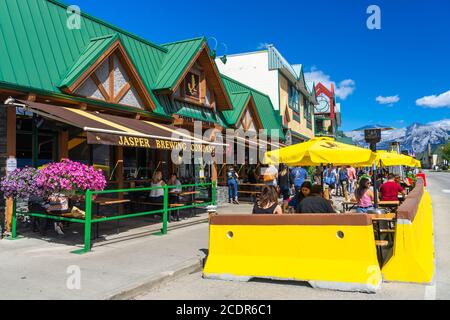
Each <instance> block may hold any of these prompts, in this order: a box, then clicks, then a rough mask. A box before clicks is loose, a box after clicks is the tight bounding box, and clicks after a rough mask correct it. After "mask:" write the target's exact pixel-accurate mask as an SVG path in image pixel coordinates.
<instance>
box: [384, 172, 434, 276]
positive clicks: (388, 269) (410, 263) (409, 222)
mask: <svg viewBox="0 0 450 320" xmlns="http://www.w3.org/2000/svg"><path fill="white" fill-rule="evenodd" d="M413 192H414V193H413ZM413 192H411V193H410V195H409V196H408V198H407V200H406V201H405V202H404V203H403V205H402V206H400V208H399V209H398V220H397V226H396V231H395V241H394V249H393V250H394V251H393V256H392V257H391V258H390V260H389V261H388V262H387V263H386V264H385V265H384V267H383V268H382V273H383V277H384V279H385V280H386V281H398V282H412V283H431V282H432V281H433V276H434V270H435V257H434V231H433V208H432V203H431V198H430V195H429V194H428V192H427V191H426V190H425V189H424V187H423V181H422V180H420V181H419V182H418V184H417V186H416V188H415V189H414V190H413Z"/></svg>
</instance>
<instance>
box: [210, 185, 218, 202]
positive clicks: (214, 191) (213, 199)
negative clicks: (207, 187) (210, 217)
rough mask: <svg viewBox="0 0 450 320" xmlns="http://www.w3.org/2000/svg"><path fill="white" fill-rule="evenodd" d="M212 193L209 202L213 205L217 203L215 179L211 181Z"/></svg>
mask: <svg viewBox="0 0 450 320" xmlns="http://www.w3.org/2000/svg"><path fill="white" fill-rule="evenodd" d="M211 192H212V194H211V200H212V201H211V202H212V205H213V206H215V205H217V181H213V183H212V191H211Z"/></svg>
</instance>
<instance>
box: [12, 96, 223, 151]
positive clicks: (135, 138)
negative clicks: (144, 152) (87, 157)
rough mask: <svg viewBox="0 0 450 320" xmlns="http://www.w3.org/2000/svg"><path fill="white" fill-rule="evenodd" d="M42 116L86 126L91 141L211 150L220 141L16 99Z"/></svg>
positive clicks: (154, 124) (166, 126)
mask: <svg viewBox="0 0 450 320" xmlns="http://www.w3.org/2000/svg"><path fill="white" fill-rule="evenodd" d="M16 102H18V103H13V104H15V105H16V106H20V107H24V108H26V109H27V110H28V111H31V112H33V113H35V114H37V115H39V116H41V117H44V118H49V119H52V120H56V121H59V122H63V123H66V124H69V125H71V126H74V127H78V128H81V129H83V130H84V131H85V132H86V133H87V142H88V143H89V144H103V145H115V146H123V147H134V148H150V149H159V150H186V148H191V151H203V152H206V153H211V152H213V151H214V149H215V147H217V146H220V147H222V146H226V145H224V144H221V143H215V142H210V141H206V140H203V139H200V138H197V137H194V136H193V135H191V134H186V132H180V129H179V128H177V127H174V126H171V125H165V124H164V125H163V124H159V123H155V122H152V121H145V120H137V119H130V118H125V117H120V116H114V115H110V114H105V113H100V112H92V111H84V110H80V109H75V108H69V107H62V106H54V105H48V104H43V103H37V102H31V101H22V100H16Z"/></svg>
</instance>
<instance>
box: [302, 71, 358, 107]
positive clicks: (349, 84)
mask: <svg viewBox="0 0 450 320" xmlns="http://www.w3.org/2000/svg"><path fill="white" fill-rule="evenodd" d="M305 80H306V81H307V82H314V83H315V84H318V83H319V82H320V83H322V84H323V85H324V86H325V87H327V88H330V87H331V84H332V83H333V84H334V86H335V88H336V89H335V93H336V96H337V97H339V98H340V99H342V100H345V99H347V97H348V96H349V95H351V94H352V93H353V92H354V91H355V89H356V86H355V85H356V83H355V81H354V80H352V79H346V80H343V81H341V82H339V84H338V85H337V84H336V82H334V81H332V80H331V77H330V76H329V75H327V74H325V73H324V72H323V71H321V70H317V69H316V68H311V72H306V73H305Z"/></svg>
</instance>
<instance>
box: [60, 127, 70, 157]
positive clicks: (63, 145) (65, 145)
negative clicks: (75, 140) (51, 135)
mask: <svg viewBox="0 0 450 320" xmlns="http://www.w3.org/2000/svg"><path fill="white" fill-rule="evenodd" d="M58 143H59V149H58V150H59V151H58V152H59V155H58V158H59V160H63V159H68V158H69V131H67V130H63V131H60V132H59V134H58Z"/></svg>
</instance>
